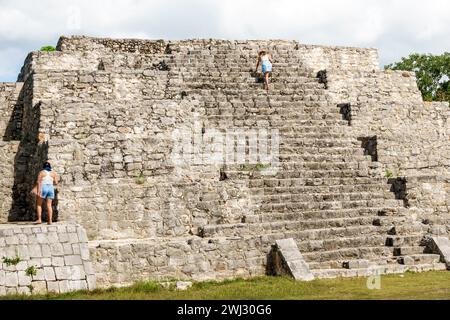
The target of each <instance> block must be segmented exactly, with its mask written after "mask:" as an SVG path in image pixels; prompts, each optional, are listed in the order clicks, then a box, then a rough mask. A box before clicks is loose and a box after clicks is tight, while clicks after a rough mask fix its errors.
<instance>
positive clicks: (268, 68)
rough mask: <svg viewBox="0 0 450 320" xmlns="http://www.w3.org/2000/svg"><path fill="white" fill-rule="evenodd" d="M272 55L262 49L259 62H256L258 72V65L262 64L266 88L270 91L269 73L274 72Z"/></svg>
mask: <svg viewBox="0 0 450 320" xmlns="http://www.w3.org/2000/svg"><path fill="white" fill-rule="evenodd" d="M272 63H273V61H272V55H271V54H270V53H267V52H266V51H264V50H263V51H261V52H260V53H259V56H258V63H257V64H256V71H255V73H258V67H259V65H260V64H261V67H262V74H263V77H264V89H266V90H267V91H269V75H270V73H271V72H272Z"/></svg>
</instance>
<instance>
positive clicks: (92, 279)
mask: <svg viewBox="0 0 450 320" xmlns="http://www.w3.org/2000/svg"><path fill="white" fill-rule="evenodd" d="M87 286H88V290H95V289H97V279H96V276H95V275H88V276H87Z"/></svg>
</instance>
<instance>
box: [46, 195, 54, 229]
mask: <svg viewBox="0 0 450 320" xmlns="http://www.w3.org/2000/svg"><path fill="white" fill-rule="evenodd" d="M52 202H53V200H51V199H47V223H48V224H52V222H53V220H52V219H53V208H52Z"/></svg>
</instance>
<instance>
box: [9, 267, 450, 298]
mask: <svg viewBox="0 0 450 320" xmlns="http://www.w3.org/2000/svg"><path fill="white" fill-rule="evenodd" d="M4 299H46V300H61V299H63V300H73V299H77V300H92V299H94V300H129V299H131V300H373V299H384V300H399V299H405V300H408V299H417V300H434V299H436V300H441V299H445V300H450V272H428V273H419V274H414V273H406V274H404V275H389V276H382V277H381V289H380V290H369V289H368V288H367V279H365V278H352V279H333V280H315V281H312V282H295V281H293V280H291V279H288V278H273V277H262V278H255V279H251V280H234V281H225V282H221V283H217V282H205V283H195V284H194V286H193V287H192V288H190V289H189V290H187V291H177V290H174V289H171V288H164V287H162V286H161V285H160V284H158V283H155V282H143V283H138V284H136V285H134V286H132V287H128V288H120V289H119V288H111V289H106V290H96V291H93V292H76V293H69V294H64V295H46V296H32V297H27V296H10V297H6V298H4Z"/></svg>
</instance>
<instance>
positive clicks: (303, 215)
mask: <svg viewBox="0 0 450 320" xmlns="http://www.w3.org/2000/svg"><path fill="white" fill-rule="evenodd" d="M382 210H386V208H357V209H340V210H319V211H300V212H289V213H286V212H262V213H260V214H255V215H247V216H245V217H244V222H246V223H254V222H267V223H269V222H277V221H296V220H301V221H308V220H321V219H342V218H357V217H371V218H372V219H373V217H376V215H377V214H378V213H379V212H380V211H382ZM389 210H396V208H389ZM383 242H384V243H385V242H386V239H384V241H383Z"/></svg>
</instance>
